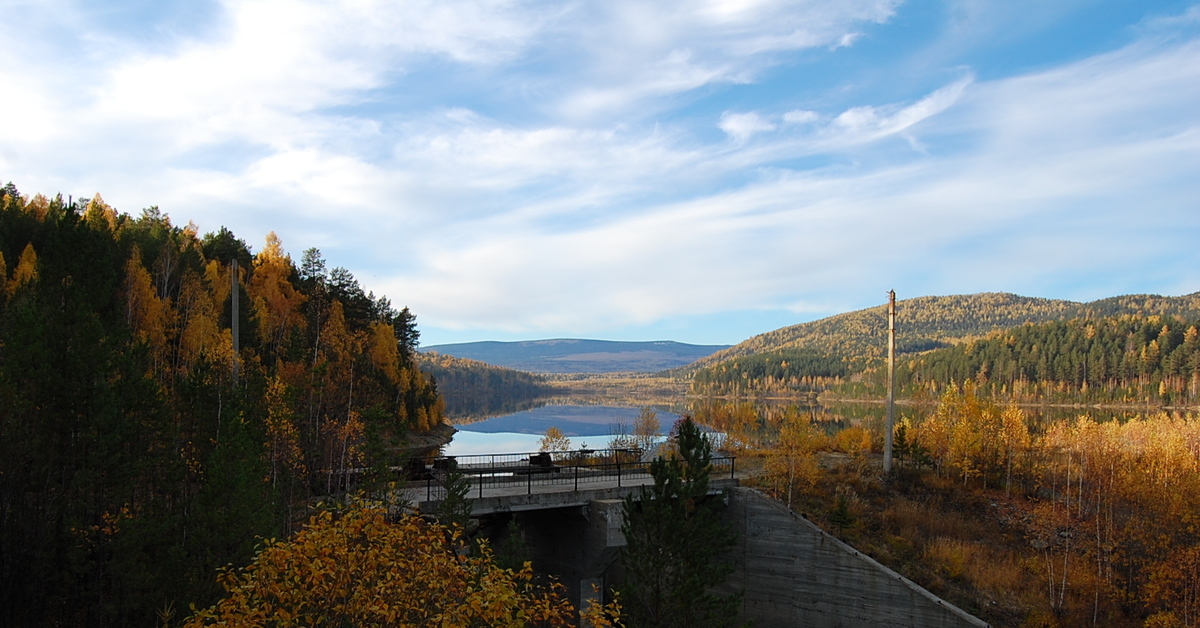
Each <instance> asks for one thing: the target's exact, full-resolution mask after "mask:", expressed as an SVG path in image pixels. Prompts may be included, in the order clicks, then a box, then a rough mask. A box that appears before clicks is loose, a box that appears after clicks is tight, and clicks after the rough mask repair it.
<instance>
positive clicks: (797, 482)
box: [764, 412, 824, 508]
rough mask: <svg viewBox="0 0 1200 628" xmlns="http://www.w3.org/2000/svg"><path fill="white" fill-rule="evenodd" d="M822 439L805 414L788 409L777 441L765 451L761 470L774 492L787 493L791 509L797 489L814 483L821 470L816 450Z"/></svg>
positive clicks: (808, 486) (809, 487)
mask: <svg viewBox="0 0 1200 628" xmlns="http://www.w3.org/2000/svg"><path fill="white" fill-rule="evenodd" d="M823 441H824V437H823V435H822V434H819V433H818V432H817V430H815V429H814V428H813V426H812V423H811V422H810V421H809V420H808V418H807V417H804V416H801V415H800V414H799V413H796V412H789V413H788V414H787V416H785V418H784V420H783V424H782V425H781V426H780V428H779V440H778V442H776V444H775V447H772V448H771V449H768V450H767V452H766V453H767V460H766V464H765V467H764V471H765V472H766V475H767V481H768V482H769V483H770V485H771V487H772V488H773V489H774V490H775V492H776V494H778V495H781V496H786V497H785V501H786V502H787V504H788V507H789V508H790V507H791V505H792V498H793V496H794V495H795V494H796V492H798V491H799V492H803V491H806V490H809V489H811V488H812V487H813V485H815V484H816V481H817V476H818V474H819V472H820V469H819V468H818V466H817V458H816V455H815V452H816V450H817V448H818V447H819V446H820V445H821V444H822V442H823Z"/></svg>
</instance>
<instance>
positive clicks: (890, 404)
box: [883, 290, 896, 473]
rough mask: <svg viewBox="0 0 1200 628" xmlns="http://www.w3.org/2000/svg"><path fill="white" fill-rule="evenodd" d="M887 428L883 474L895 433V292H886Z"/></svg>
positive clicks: (887, 468)
mask: <svg viewBox="0 0 1200 628" xmlns="http://www.w3.org/2000/svg"><path fill="white" fill-rule="evenodd" d="M887 386H888V389H887V427H886V428H884V431H883V472H884V473H891V472H892V434H893V433H894V432H895V431H896V291H895V290H888V384H887Z"/></svg>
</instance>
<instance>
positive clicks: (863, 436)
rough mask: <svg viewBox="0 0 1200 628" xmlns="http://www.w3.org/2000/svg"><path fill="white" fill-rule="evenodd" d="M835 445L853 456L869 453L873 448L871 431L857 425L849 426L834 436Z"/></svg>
mask: <svg viewBox="0 0 1200 628" xmlns="http://www.w3.org/2000/svg"><path fill="white" fill-rule="evenodd" d="M833 446H834V448H836V449H838V450H840V451H844V452H846V453H848V454H850V455H852V456H857V455H861V454H869V453H871V449H872V439H871V432H869V431H868V430H866V429H864V428H862V427H859V426H857V425H854V426H851V427H848V428H846V429H844V430H842V431H840V432H838V433H837V435H836V436H834V438H833Z"/></svg>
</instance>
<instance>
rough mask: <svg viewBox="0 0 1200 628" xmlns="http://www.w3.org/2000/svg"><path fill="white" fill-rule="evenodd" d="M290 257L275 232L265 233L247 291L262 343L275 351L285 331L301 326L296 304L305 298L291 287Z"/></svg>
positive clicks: (285, 333)
mask: <svg viewBox="0 0 1200 628" xmlns="http://www.w3.org/2000/svg"><path fill="white" fill-rule="evenodd" d="M291 274H292V260H291V258H289V257H287V256H286V255H284V254H283V248H282V245H281V244H280V242H279V238H278V237H277V236H276V235H275V232H274V231H272V232H271V233H269V234H267V244H266V247H265V248H263V250H262V252H261V253H259V254H258V255H257V256H256V257H255V258H254V275H253V276H252V277H251V278H250V283H249V285H248V286H247V292H248V294H249V297H250V302H251V303H252V304H253V306H254V316H255V318H256V319H257V320H258V335H259V337H260V338H261V339H262V341H263V344H264V345H266V346H268V347H270V348H271V349H273V350H276V351H277V350H278V349H279V347H280V345H281V344H282V343H283V341H284V339H285V337H286V335H287V333H288V332H289V331H292V330H302V329H304V326H305V325H304V316H303V315H302V314H301V313H300V306H301V305H303V304H304V302H305V301H307V300H308V297H306V296H304V295H303V294H301V293H300V292H299V291H298V290H296V288H295V287H293V286H292V282H291V281H290V279H289V278H290V277H291Z"/></svg>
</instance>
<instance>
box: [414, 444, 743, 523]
mask: <svg viewBox="0 0 1200 628" xmlns="http://www.w3.org/2000/svg"><path fill="white" fill-rule="evenodd" d="M646 458H647V456H646V455H645V454H644V453H643V452H642V451H640V450H637V449H600V450H589V449H582V450H575V451H564V452H534V453H520V454H482V455H474V456H458V457H439V458H427V459H420V460H416V461H413V463H412V466H411V467H410V468H409V469H408V476H409V478H410V480H409V482H408V486H407V488H406V489H404V491H403V497H404V498H405V499H406V500H407V501H408V502H409V503H411V504H413V505H414V506H418V507H419V508H420V509H421V511H423V512H433V511H435V510H436V509H437V507H438V505H439V504H440V503H441V502H442V501H443V500H444V499H445V497H446V493H447V490H446V484H447V483H448V482H450V481H451V479H452V478H454V477H455V476H458V477H461V478H462V480H463V481H465V482H466V486H467V494H466V497H467V499H469V500H471V515H472V516H480V515H486V514H493V513H498V512H519V511H528V510H544V509H551V508H566V507H571V506H584V505H587V504H588V502H590V501H592V500H603V499H624V498H625V496H626V495H628V494H630V493H633V492H635V491H637V490H639V489H640V487H642V486H648V485H652V484H654V478H653V477H652V476H651V475H650V460H647V459H646ZM712 464H713V469H712V472H711V474H710V476H709V485H710V490H711V492H713V493H718V492H720V491H722V490H724V489H725V488H728V487H731V486H736V485H737V483H738V481H737V478H736V471H737V467H736V460H735V459H734V458H733V457H732V456H714V457H713V459H712Z"/></svg>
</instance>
